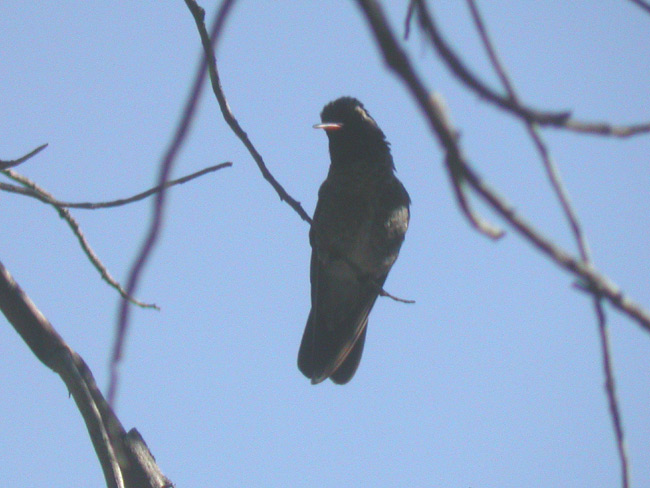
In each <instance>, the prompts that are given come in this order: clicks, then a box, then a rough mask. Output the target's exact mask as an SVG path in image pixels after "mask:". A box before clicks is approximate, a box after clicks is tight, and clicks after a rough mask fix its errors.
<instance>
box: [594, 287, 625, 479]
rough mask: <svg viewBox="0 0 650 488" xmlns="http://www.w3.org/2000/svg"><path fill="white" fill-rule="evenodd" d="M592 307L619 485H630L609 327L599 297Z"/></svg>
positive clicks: (595, 299)
mask: <svg viewBox="0 0 650 488" xmlns="http://www.w3.org/2000/svg"><path fill="white" fill-rule="evenodd" d="M594 308H595V310H596V317H598V333H599V335H600V346H601V355H602V358H603V373H604V374H605V391H606V392H607V399H608V402H609V411H610V414H611V416H612V425H613V426H614V434H615V435H616V448H617V450H618V457H619V459H620V462H621V486H622V487H623V488H629V486H630V466H629V462H628V455H627V448H626V446H625V434H624V432H623V418H622V416H621V413H620V407H619V402H618V398H617V395H616V383H615V381H614V373H613V370H614V369H613V366H612V359H611V356H612V354H611V346H610V343H609V328H608V327H607V320H606V318H605V309H604V308H603V304H602V302H601V300H600V298H599V297H597V296H595V297H594Z"/></svg>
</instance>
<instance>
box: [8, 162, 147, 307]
mask: <svg viewBox="0 0 650 488" xmlns="http://www.w3.org/2000/svg"><path fill="white" fill-rule="evenodd" d="M2 173H4V174H5V175H6V176H7V177H9V178H11V179H12V180H14V181H17V182H18V183H20V184H21V185H23V186H24V187H25V188H27V189H28V190H29V191H30V192H31V193H33V194H35V195H39V197H37V198H38V199H39V200H41V201H43V202H45V203H48V204H49V205H52V207H54V209H55V210H56V211H57V212H58V214H59V216H60V217H61V218H62V219H63V220H65V221H66V223H67V224H68V226H69V227H70V229H72V232H73V234H74V235H75V237H76V238H77V240H78V241H79V244H80V245H81V249H83V251H84V253H85V254H86V256H88V259H89V260H90V262H91V263H92V265H93V266H94V267H95V269H96V270H97V271H99V274H100V275H101V277H102V279H103V280H104V281H105V282H106V283H108V284H109V285H110V286H111V287H113V288H115V289H116V290H117V292H118V293H119V294H120V296H122V298H124V299H125V300H128V301H129V302H131V303H133V304H134V305H137V306H138V307H142V308H153V309H156V310H159V307H158V306H157V305H156V304H155V303H145V302H141V301H139V300H136V299H135V298H134V297H133V296H132V295H131V294H130V293H128V292H127V291H125V290H124V288H122V285H120V284H119V282H118V281H117V280H116V279H115V278H113V277H112V276H111V274H110V273H109V271H108V269H107V268H106V266H104V264H103V263H102V262H101V260H100V259H99V257H97V254H95V251H93V249H92V248H91V247H90V243H89V242H88V240H87V239H86V236H85V235H84V234H83V232H82V231H81V227H80V226H79V223H78V222H77V221H76V220H75V219H74V217H72V215H71V214H70V212H69V211H68V210H66V209H65V208H62V207H60V206H59V205H57V204H56V203H53V202H56V201H57V200H56V198H54V196H53V195H52V194H51V193H49V192H47V191H45V190H44V189H43V188H41V187H40V186H39V185H37V184H36V183H34V182H33V181H32V180H30V179H29V178H27V177H25V176H23V175H20V174H18V173H16V172H15V171H13V170H11V169H6V170H3V171H2Z"/></svg>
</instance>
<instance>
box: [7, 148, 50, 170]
mask: <svg viewBox="0 0 650 488" xmlns="http://www.w3.org/2000/svg"><path fill="white" fill-rule="evenodd" d="M46 147H47V143H45V144H43V145H41V146H38V147H37V148H36V149H34V150H33V151H32V152H30V153H27V154H25V155H24V156H23V157H21V158H18V159H15V160H13V161H2V160H0V170H3V169H9V168H13V167H14V166H18V165H19V164H21V163H24V162H25V161H27V160H28V159H30V158H31V157H32V156H36V155H37V154H38V153H39V152H41V151H42V150H43V149H45V148H46Z"/></svg>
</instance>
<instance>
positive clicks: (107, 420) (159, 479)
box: [0, 263, 172, 488]
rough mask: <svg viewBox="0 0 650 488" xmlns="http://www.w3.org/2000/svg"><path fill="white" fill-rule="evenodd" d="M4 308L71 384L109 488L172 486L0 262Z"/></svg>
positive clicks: (37, 351)
mask: <svg viewBox="0 0 650 488" xmlns="http://www.w3.org/2000/svg"><path fill="white" fill-rule="evenodd" d="M0 310H2V313H3V314H4V315H5V317H6V318H7V320H8V321H9V323H11V325H12V326H13V327H14V329H15V330H16V332H18V334H20V336H21V337H22V338H23V340H24V341H25V343H26V344H27V345H28V346H29V348H30V349H31V350H32V352H33V353H34V355H35V356H36V357H37V358H38V359H39V360H40V361H41V362H42V363H43V364H45V366H47V367H48V368H50V369H51V370H53V371H54V372H55V373H57V374H58V375H59V376H60V377H61V379H62V380H63V381H64V383H65V384H66V386H67V388H68V391H69V392H70V394H71V395H72V397H73V398H74V401H75V403H76V404H77V407H78V408H79V411H80V412H81V415H82V416H83V419H84V422H85V423H86V428H87V429H88V434H89V435H90V438H91V440H92V443H93V447H94V448H95V452H96V454H97V457H98V459H99V462H100V464H101V466H102V470H103V472H104V478H105V479H106V485H107V486H108V487H109V488H149V487H150V488H164V487H171V486H172V483H171V481H169V480H168V479H167V478H166V477H165V476H164V475H163V474H162V472H161V471H160V469H159V468H158V466H157V465H156V464H155V462H153V456H151V453H150V452H149V450H148V449H146V444H144V441H143V440H142V438H141V437H140V436H139V434H138V433H137V431H136V430H135V429H132V430H131V431H130V432H128V433H127V432H126V431H125V430H124V427H122V424H121V423H120V421H119V419H118V418H117V417H116V416H115V414H114V413H113V410H112V409H111V408H110V406H109V405H108V403H107V402H106V401H105V400H104V397H103V396H102V394H101V392H100V391H99V389H98V388H97V384H96V383H95V379H94V378H93V375H92V373H91V371H90V369H89V368H88V366H87V365H86V363H85V362H84V360H83V359H82V358H81V356H79V355H78V354H77V353H76V352H75V351H74V350H73V349H72V348H71V347H70V346H68V344H67V343H66V342H65V341H64V340H63V338H62V337H61V336H60V335H59V334H58V332H57V331H56V330H55V329H54V327H53V326H52V324H51V323H50V322H49V321H48V320H47V319H46V318H45V316H44V315H43V314H42V313H41V312H40V311H39V310H38V308H36V305H34V303H33V302H32V301H31V300H30V299H29V297H28V296H27V295H26V294H25V292H24V291H23V290H22V289H21V288H20V286H19V285H18V284H17V283H16V282H15V281H14V279H13V277H12V276H11V274H10V273H9V271H8V270H7V269H6V268H5V267H4V265H3V264H2V263H0Z"/></svg>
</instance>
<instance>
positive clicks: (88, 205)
mask: <svg viewBox="0 0 650 488" xmlns="http://www.w3.org/2000/svg"><path fill="white" fill-rule="evenodd" d="M230 166H232V163H230V162H228V163H221V164H217V165H214V166H209V167H207V168H204V169H202V170H200V171H197V172H195V173H192V174H189V175H186V176H183V177H182V178H178V179H176V180H171V181H168V182H167V183H165V184H164V185H163V186H155V187H153V188H150V189H149V190H147V191H144V192H142V193H138V194H137V195H133V196H132V197H129V198H124V199H119V200H111V201H109V202H84V203H74V202H62V201H61V200H51V199H49V198H47V197H45V196H44V195H43V194H42V193H39V192H36V191H33V190H30V189H29V188H23V187H20V186H15V185H8V184H6V183H0V190H4V191H7V192H10V193H18V194H21V195H26V196H28V197H32V198H36V199H37V200H40V201H42V202H44V203H49V204H50V205H55V206H57V207H65V208H81V209H84V210H95V209H100V208H111V207H119V206H122V205H128V204H129V203H133V202H137V201H139V200H144V199H145V198H147V197H150V196H151V195H154V194H156V193H158V192H159V191H162V190H166V189H167V188H169V187H172V186H175V185H181V184H183V183H187V182H188V181H190V180H193V179H195V178H198V177H200V176H203V175H204V174H207V173H212V172H213V171H218V170H220V169H223V168H229V167H230Z"/></svg>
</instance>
